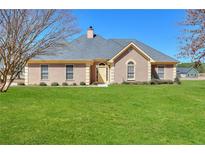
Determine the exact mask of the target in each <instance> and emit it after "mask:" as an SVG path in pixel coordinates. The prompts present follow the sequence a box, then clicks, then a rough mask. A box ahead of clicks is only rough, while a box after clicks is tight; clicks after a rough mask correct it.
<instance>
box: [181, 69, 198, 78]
mask: <svg viewBox="0 0 205 154" xmlns="http://www.w3.org/2000/svg"><path fill="white" fill-rule="evenodd" d="M177 76H178V77H182V78H185V77H187V78H198V76H199V72H198V70H197V69H195V68H193V67H190V68H185V67H177Z"/></svg>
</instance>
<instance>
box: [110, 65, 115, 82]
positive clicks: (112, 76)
mask: <svg viewBox="0 0 205 154" xmlns="http://www.w3.org/2000/svg"><path fill="white" fill-rule="evenodd" d="M114 77H115V67H114V64H111V65H110V83H114V81H115V78H114Z"/></svg>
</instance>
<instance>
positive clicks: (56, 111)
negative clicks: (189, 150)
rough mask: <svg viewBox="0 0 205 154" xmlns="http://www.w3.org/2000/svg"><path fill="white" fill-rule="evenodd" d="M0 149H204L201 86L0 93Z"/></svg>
mask: <svg viewBox="0 0 205 154" xmlns="http://www.w3.org/2000/svg"><path fill="white" fill-rule="evenodd" d="M0 144H205V81H183V83H182V85H157V86H151V85H149V86H148V85H144V86H143V85H142V86H139V85H138V86H130V85H117V86H110V87H108V88H67V87H64V88H62V87H13V88H11V89H10V90H9V91H8V92H7V93H4V94H0Z"/></svg>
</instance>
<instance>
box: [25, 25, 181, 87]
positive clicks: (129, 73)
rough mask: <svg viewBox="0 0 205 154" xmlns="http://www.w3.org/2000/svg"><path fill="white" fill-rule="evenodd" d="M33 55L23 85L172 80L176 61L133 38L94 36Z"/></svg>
mask: <svg viewBox="0 0 205 154" xmlns="http://www.w3.org/2000/svg"><path fill="white" fill-rule="evenodd" d="M49 52H50V53H54V54H49V55H41V56H36V57H35V58H33V59H31V60H30V61H29V62H28V64H27V66H26V68H25V84H26V85H28V84H39V83H40V82H45V83H47V84H48V85H49V84H51V83H52V82H58V83H59V84H62V83H63V82H67V83H68V84H73V83H77V84H79V83H80V82H85V83H86V85H89V84H92V83H94V82H97V83H107V84H110V83H122V82H123V81H130V82H133V81H150V80H151V78H152V77H156V78H159V79H169V80H174V79H175V77H176V64H177V63H178V61H177V60H175V59H174V58H172V57H170V56H168V55H166V54H164V53H162V52H160V51H158V50H156V49H154V48H152V47H150V46H148V45H146V44H144V43H142V42H139V41H137V40H135V39H105V38H103V37H102V36H100V35H97V34H95V33H94V30H93V28H92V27H89V28H88V31H87V34H86V35H82V36H80V37H78V38H76V39H75V40H73V41H71V42H68V43H67V46H65V47H63V48H57V49H51V50H49Z"/></svg>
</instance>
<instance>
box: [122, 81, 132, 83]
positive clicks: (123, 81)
mask: <svg viewBox="0 0 205 154" xmlns="http://www.w3.org/2000/svg"><path fill="white" fill-rule="evenodd" d="M122 84H131V82H126V81H123V82H122Z"/></svg>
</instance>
